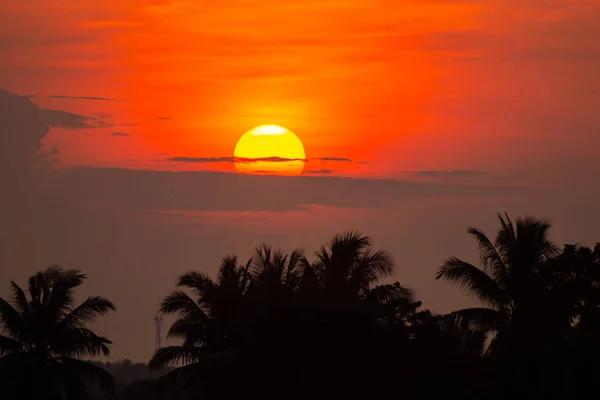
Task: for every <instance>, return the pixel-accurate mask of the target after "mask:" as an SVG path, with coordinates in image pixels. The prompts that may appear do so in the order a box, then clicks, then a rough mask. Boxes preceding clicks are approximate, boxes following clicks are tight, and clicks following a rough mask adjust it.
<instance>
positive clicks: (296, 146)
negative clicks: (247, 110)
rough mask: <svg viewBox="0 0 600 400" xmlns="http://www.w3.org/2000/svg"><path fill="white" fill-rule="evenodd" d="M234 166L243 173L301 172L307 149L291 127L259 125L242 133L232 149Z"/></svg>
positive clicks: (298, 173)
mask: <svg viewBox="0 0 600 400" xmlns="http://www.w3.org/2000/svg"><path fill="white" fill-rule="evenodd" d="M233 157H234V159H235V169H236V171H238V172H242V173H255V174H277V175H300V174H302V171H303V170H304V163H305V161H306V153H305V152H304V146H303V145H302V142H301V141H300V139H299V138H298V136H296V135H295V134H294V133H293V132H292V131H290V130H289V129H286V128H283V127H281V126H278V125H260V126H257V127H256V128H252V129H250V130H249V131H247V132H246V133H244V134H243V135H242V137H241V138H240V140H239V141H238V142H237V145H236V146H235V150H234V151H233Z"/></svg>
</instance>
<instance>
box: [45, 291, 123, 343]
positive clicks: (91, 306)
mask: <svg viewBox="0 0 600 400" xmlns="http://www.w3.org/2000/svg"><path fill="white" fill-rule="evenodd" d="M109 311H116V307H115V305H114V304H113V303H112V302H111V301H109V300H107V299H105V298H104V297H100V296H92V297H88V298H87V299H86V300H85V301H83V302H82V303H81V304H80V305H79V306H77V307H75V308H74V309H73V310H72V311H71V312H69V313H68V314H67V315H66V316H65V317H64V318H62V319H61V320H60V322H59V323H58V325H57V326H56V328H55V329H54V332H58V333H59V334H60V332H64V331H68V330H70V329H73V328H85V326H86V325H87V324H89V323H91V322H93V321H94V320H95V319H96V318H97V317H99V316H102V315H104V314H106V313H108V312H109Z"/></svg>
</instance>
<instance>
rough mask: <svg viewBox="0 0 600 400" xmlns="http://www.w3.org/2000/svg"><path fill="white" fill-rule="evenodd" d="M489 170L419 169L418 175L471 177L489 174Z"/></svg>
mask: <svg viewBox="0 0 600 400" xmlns="http://www.w3.org/2000/svg"><path fill="white" fill-rule="evenodd" d="M488 174H489V172H488V171H478V170H467V169H465V170H459V169H456V170H424V171H417V175H419V176H427V177H443V176H455V177H469V176H481V175H488Z"/></svg>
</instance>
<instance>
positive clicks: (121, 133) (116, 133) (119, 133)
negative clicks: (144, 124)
mask: <svg viewBox="0 0 600 400" xmlns="http://www.w3.org/2000/svg"><path fill="white" fill-rule="evenodd" d="M111 135H113V136H131V135H130V134H129V133H127V132H113V133H111Z"/></svg>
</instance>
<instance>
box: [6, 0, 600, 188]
mask: <svg viewBox="0 0 600 400" xmlns="http://www.w3.org/2000/svg"><path fill="white" fill-rule="evenodd" d="M542 3H543V4H542ZM7 4H8V10H7V11H4V14H3V17H2V18H3V21H2V22H3V27H2V33H3V36H5V35H7V34H11V37H13V38H14V37H16V40H15V39H13V40H12V43H5V44H4V45H3V46H4V47H6V49H5V50H4V52H3V53H5V54H7V55H8V56H7V57H6V58H5V61H3V65H2V69H1V70H0V71H2V72H3V73H5V74H6V75H5V78H4V79H3V80H2V82H1V83H2V84H3V85H4V86H5V88H6V89H8V90H12V91H14V92H17V93H21V94H37V95H40V96H44V95H66V96H93V97H106V98H112V99H119V100H123V102H109V101H91V100H66V99H48V98H43V97H42V98H37V99H35V100H34V101H35V102H36V103H37V104H38V105H40V106H42V107H45V108H55V109H60V110H64V111H70V112H75V113H78V114H81V115H85V116H92V117H94V116H97V115H98V113H100V114H106V115H107V116H110V117H109V118H108V119H107V122H110V123H112V124H113V125H116V126H111V127H107V128H101V129H93V130H91V129H90V130H86V131H85V132H82V130H77V131H73V130H66V129H60V128H58V129H54V130H53V132H52V133H51V135H50V136H49V138H48V143H49V144H48V145H49V146H55V147H57V148H58V150H59V151H60V154H61V156H60V158H59V159H60V165H62V166H72V165H105V166H125V167H130V168H152V169H176V170H178V169H210V170H223V171H233V166H232V165H231V164H230V163H210V164H207V163H203V165H199V164H196V165H189V164H188V165H174V164H173V163H168V162H167V163H165V162H161V161H160V160H161V159H163V158H165V155H163V154H168V155H169V156H174V157H196V158H198V157H205V158H210V157H230V156H231V155H232V152H233V148H234V146H235V143H236V141H237V139H238V138H239V137H240V135H241V134H242V133H243V132H244V131H246V130H247V129H250V128H251V127H253V126H256V125H260V124H265V123H275V124H280V125H283V126H285V127H287V128H289V129H291V130H292V131H294V132H295V133H296V134H297V135H298V136H299V137H300V138H301V140H302V142H303V143H304V145H305V147H306V151H307V155H308V157H309V158H313V157H339V158H349V159H352V160H353V161H354V162H318V163H317V164H318V165H317V164H315V163H313V166H312V167H310V165H309V167H310V169H313V170H315V169H327V170H335V171H338V173H341V174H345V175H348V174H349V175H352V176H365V175H366V176H395V175H397V174H398V173H402V171H411V170H419V169H436V170H437V169H486V170H495V169H497V168H498V165H497V163H498V162H501V157H498V156H494V155H493V154H489V153H490V152H491V151H490V150H492V149H493V150H494V152H495V150H496V149H503V150H505V151H509V149H512V150H510V151H512V152H514V151H515V150H517V149H515V143H514V142H512V141H510V140H512V139H515V138H517V139H533V140H536V139H544V140H546V137H545V136H546V135H548V133H547V132H545V131H544V129H545V128H546V127H548V126H549V127H552V126H554V124H553V123H552V122H550V123H549V124H547V125H545V124H544V123H543V121H540V123H534V122H533V120H534V119H537V118H538V115H539V114H548V113H554V112H562V113H567V114H568V115H569V116H572V118H579V117H584V118H590V116H592V115H593V107H591V105H590V102H591V101H593V100H597V99H598V93H597V92H593V91H591V90H590V91H588V92H587V93H585V89H586V88H589V87H590V84H591V83H593V84H594V85H596V86H597V85H598V84H599V81H600V78H599V76H598V74H596V73H594V71H595V70H596V71H597V69H595V68H596V67H597V66H598V63H599V60H598V57H597V54H598V50H599V49H600V48H599V45H598V44H597V42H596V41H595V40H594V37H596V36H594V35H593V33H594V32H596V33H598V34H600V30H599V28H597V26H596V25H595V24H593V21H595V16H597V15H600V13H599V12H598V9H599V6H598V3H597V2H595V1H569V0H548V1H544V2H540V1H533V0H531V1H522V2H518V3H515V2H509V1H503V0H496V1H492V0H490V1H466V0H454V1H453V0H446V1H433V0H423V1H417V0H411V1H389V0H386V1H381V0H380V1H375V0H372V1H371V0H369V1H367V0H352V1H333V0H330V1H316V0H310V1H303V2H293V1H267V0H262V1H242V0H226V1H201V2H198V1H167V0H165V1H144V0H134V1H132V0H128V1H122V2H116V1H109V2H105V3H104V4H107V5H100V3H98V2H95V1H91V0H89V1H77V2H74V1H66V0H63V1H57V2H43V1H38V0H31V1H28V2H27V3H26V4H25V3H24V2H9V3H7ZM33 11H35V12H33ZM582 24H584V25H585V24H587V26H586V29H583V28H582ZM594 54H596V56H594ZM590 62H591V63H590ZM542 65H543V68H541V66H542ZM596 86H595V87H596ZM574 93H578V96H580V97H581V99H580V101H577V102H576V103H577V104H576V103H574V102H573V101H572V99H571V97H570V96H571V95H572V94H574ZM567 96H568V97H569V100H568V101H567V100H566V97H567ZM161 117H162V118H169V119H159V118H161ZM527 119H531V121H527ZM122 124H125V125H126V126H119V125H122ZM132 124H135V126H127V125H132ZM112 132H125V133H127V134H129V135H131V136H129V137H124V136H120V137H116V136H111V133H112ZM523 146H527V143H526V142H523V144H522V145H521V146H518V147H523ZM586 148H589V146H586V147H584V148H582V149H580V150H583V151H585V149H586ZM517 151H519V152H520V155H522V150H517ZM158 154H160V155H158ZM496 154H497V153H496ZM467 160H468V161H467ZM357 161H362V162H363V163H357ZM364 162H368V163H364ZM309 167H307V169H309ZM520 168H521V167H520Z"/></svg>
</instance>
